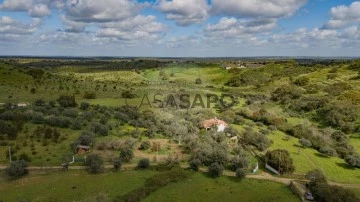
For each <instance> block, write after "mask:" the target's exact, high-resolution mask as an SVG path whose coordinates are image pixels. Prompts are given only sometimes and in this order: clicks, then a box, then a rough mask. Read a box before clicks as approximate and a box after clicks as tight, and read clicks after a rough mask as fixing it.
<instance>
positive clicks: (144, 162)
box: [137, 158, 150, 169]
mask: <svg viewBox="0 0 360 202" xmlns="http://www.w3.org/2000/svg"><path fill="white" fill-rule="evenodd" d="M149 167H150V160H149V159H148V158H143V159H140V160H139V162H138V164H137V168H139V169H146V168H149Z"/></svg>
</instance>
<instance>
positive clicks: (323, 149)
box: [319, 145, 337, 156]
mask: <svg viewBox="0 0 360 202" xmlns="http://www.w3.org/2000/svg"><path fill="white" fill-rule="evenodd" d="M319 152H320V153H322V154H324V155H326V156H337V153H336V150H335V149H334V148H331V147H330V146H327V145H325V146H323V147H321V148H320V149H319Z"/></svg>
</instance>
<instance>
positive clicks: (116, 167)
mask: <svg viewBox="0 0 360 202" xmlns="http://www.w3.org/2000/svg"><path fill="white" fill-rule="evenodd" d="M113 165H114V169H115V171H119V170H120V169H121V161H120V160H119V159H117V160H114V162H113Z"/></svg>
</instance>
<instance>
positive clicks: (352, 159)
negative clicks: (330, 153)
mask: <svg viewBox="0 0 360 202" xmlns="http://www.w3.org/2000/svg"><path fill="white" fill-rule="evenodd" d="M345 161H346V163H348V164H349V165H351V166H353V167H358V168H360V155H358V154H353V155H349V156H347V157H346V158H345Z"/></svg>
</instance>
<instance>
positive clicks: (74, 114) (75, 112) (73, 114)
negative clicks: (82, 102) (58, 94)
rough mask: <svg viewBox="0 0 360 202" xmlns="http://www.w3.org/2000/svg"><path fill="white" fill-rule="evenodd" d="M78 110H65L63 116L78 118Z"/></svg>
mask: <svg viewBox="0 0 360 202" xmlns="http://www.w3.org/2000/svg"><path fill="white" fill-rule="evenodd" d="M78 113H79V112H78V110H77V109H75V108H74V109H65V110H64V111H63V113H62V114H63V115H64V116H66V117H70V118H76V117H77V116H78Z"/></svg>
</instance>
